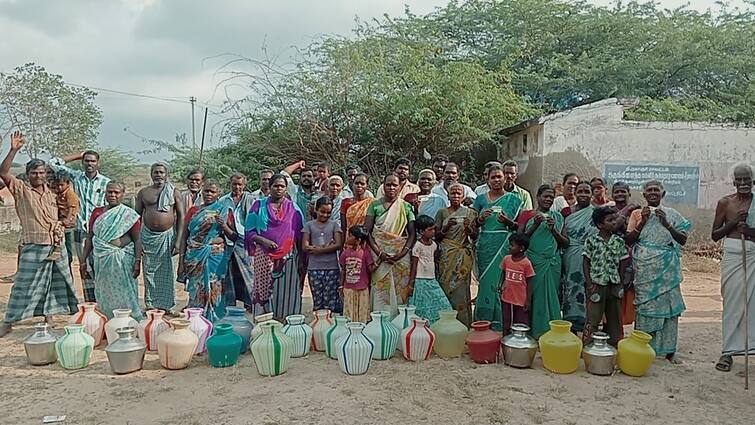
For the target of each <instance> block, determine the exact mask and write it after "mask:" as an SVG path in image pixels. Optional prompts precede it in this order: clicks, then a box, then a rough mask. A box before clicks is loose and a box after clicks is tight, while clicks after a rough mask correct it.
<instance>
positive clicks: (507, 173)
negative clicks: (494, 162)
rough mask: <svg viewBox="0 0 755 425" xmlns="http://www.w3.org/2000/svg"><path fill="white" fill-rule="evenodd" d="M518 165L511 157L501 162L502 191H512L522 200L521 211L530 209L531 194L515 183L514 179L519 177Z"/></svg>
mask: <svg viewBox="0 0 755 425" xmlns="http://www.w3.org/2000/svg"><path fill="white" fill-rule="evenodd" d="M518 170H519V165H518V164H517V163H516V161H514V160H513V159H510V160H508V161H506V162H504V163H503V191H504V192H506V193H508V192H513V193H514V194H515V195H516V196H518V197H519V199H521V200H522V211H529V210H532V209H533V207H532V196H531V195H530V193H529V192H527V190H526V189H524V188H522V187H519V186H517V185H516V179H517V177H519V172H518Z"/></svg>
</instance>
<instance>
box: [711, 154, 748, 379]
mask: <svg viewBox="0 0 755 425" xmlns="http://www.w3.org/2000/svg"><path fill="white" fill-rule="evenodd" d="M732 174H733V176H732V177H733V183H734V188H735V189H736V192H735V193H733V194H731V195H727V196H724V197H723V198H721V200H719V201H718V205H717V206H716V216H715V218H714V219H713V230H712V232H711V238H713V240H714V241H716V242H718V241H720V240H721V239H724V245H723V248H724V257H723V259H722V261H721V294H722V295H723V299H724V303H723V307H724V308H723V314H722V315H721V326H722V330H723V337H722V338H721V339H722V343H723V344H722V345H723V347H722V349H721V358H720V359H719V360H718V363H717V364H716V369H718V370H720V371H722V372H729V371H730V370H731V366H732V363H733V362H734V360H733V359H732V356H741V355H743V354H744V352H745V337H746V336H745V329H747V331H748V333H749V335H748V336H747V341H748V342H749V344H748V349H749V354H755V202H753V200H752V199H753V194H752V186H753V181H752V180H753V170H752V167H751V166H750V165H747V164H737V165H735V166H734V169H733V173H732ZM742 236H744V239H745V242H744V249H745V251H744V252H743V251H742V248H743V243H742V240H741V238H742ZM743 261H746V262H747V276H745V274H744V270H745V264H744V263H743ZM745 281H746V282H747V283H745ZM745 289H746V291H745ZM745 304H747V310H748V312H749V314H748V316H747V324H745V314H744V313H745Z"/></svg>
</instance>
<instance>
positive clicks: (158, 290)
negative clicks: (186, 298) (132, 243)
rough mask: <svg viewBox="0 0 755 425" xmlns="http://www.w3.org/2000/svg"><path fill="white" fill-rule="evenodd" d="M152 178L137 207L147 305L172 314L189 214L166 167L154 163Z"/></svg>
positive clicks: (141, 193)
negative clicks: (177, 265) (176, 263)
mask: <svg viewBox="0 0 755 425" xmlns="http://www.w3.org/2000/svg"><path fill="white" fill-rule="evenodd" d="M150 177H151V178H152V185H151V186H147V187H145V188H143V189H142V190H140V191H139V193H138V194H137V195H136V205H135V207H136V208H135V209H136V212H137V213H139V215H140V216H141V217H142V226H141V233H140V236H141V242H142V246H143V250H144V256H143V259H142V261H143V273H144V274H143V276H144V304H145V305H146V306H147V308H148V309H149V308H159V309H162V310H165V311H168V312H169V311H170V310H171V309H172V308H173V306H174V305H175V297H176V289H175V284H176V273H175V270H174V268H173V256H174V255H177V254H178V253H179V252H180V249H179V247H178V246H177V245H176V244H177V241H179V242H178V243H180V241H183V240H184V237H183V233H184V231H185V225H184V219H185V217H186V211H185V210H184V204H183V201H182V199H181V194H180V192H179V191H178V189H176V188H175V186H173V184H171V182H170V181H169V180H168V166H167V165H165V164H163V163H160V162H158V163H155V164H152V167H151V168H150Z"/></svg>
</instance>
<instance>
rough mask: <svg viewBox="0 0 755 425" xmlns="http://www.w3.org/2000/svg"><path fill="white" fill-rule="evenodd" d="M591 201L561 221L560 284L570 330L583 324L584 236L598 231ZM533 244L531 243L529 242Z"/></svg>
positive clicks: (564, 311)
mask: <svg viewBox="0 0 755 425" xmlns="http://www.w3.org/2000/svg"><path fill="white" fill-rule="evenodd" d="M594 210H595V207H593V206H592V205H590V206H588V207H585V208H582V209H581V210H579V211H577V212H575V213H572V214H569V216H568V217H566V220H565V221H564V223H565V226H566V236H567V237H568V238H569V246H568V247H566V249H565V250H564V259H563V263H564V270H563V271H564V275H563V278H562V286H561V304H562V305H561V308H562V311H563V316H564V320H568V321H569V322H571V324H572V328H571V329H572V332H580V331H582V329H583V328H584V327H585V315H586V314H587V309H586V308H585V301H586V299H585V275H584V274H583V273H582V254H583V253H584V250H585V240H587V238H588V237H589V236H591V235H594V234H595V233H598V228H597V227H595V226H594V225H593V224H592V212H593V211H594ZM530 245H533V244H530Z"/></svg>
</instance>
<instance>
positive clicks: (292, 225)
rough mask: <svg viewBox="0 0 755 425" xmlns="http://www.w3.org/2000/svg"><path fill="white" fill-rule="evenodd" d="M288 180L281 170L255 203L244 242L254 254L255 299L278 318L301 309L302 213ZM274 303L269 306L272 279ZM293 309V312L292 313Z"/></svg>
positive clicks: (248, 217) (249, 216) (266, 310)
mask: <svg viewBox="0 0 755 425" xmlns="http://www.w3.org/2000/svg"><path fill="white" fill-rule="evenodd" d="M286 191H287V182H286V177H285V176H283V175H282V174H276V175H274V176H273V177H272V178H271V179H270V196H268V197H267V198H262V199H259V200H257V201H255V202H254V204H252V209H251V210H249V214H248V215H247V217H246V226H244V228H245V229H246V232H245V237H244V240H245V244H246V249H247V250H248V251H249V255H251V256H253V257H254V295H253V297H252V298H253V299H252V301H253V302H254V304H255V306H259V308H262V309H263V310H264V311H265V312H269V311H270V310H272V311H273V314H274V315H275V317H276V318H278V319H283V318H285V317H286V316H287V315H288V314H293V313H298V312H300V311H301V290H302V288H301V280H300V279H299V274H298V273H299V270H300V268H301V264H298V258H297V256H296V253H297V252H301V245H300V244H301V229H302V220H303V217H302V215H301V212H300V211H299V210H298V208H296V206H295V205H294V203H293V202H292V201H291V200H290V199H288V198H286ZM274 279H279V281H278V283H277V284H276V285H275V287H276V300H275V301H276V302H275V306H273V307H271V306H270V297H271V295H272V293H273V280H274ZM292 312H293V313H292Z"/></svg>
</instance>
